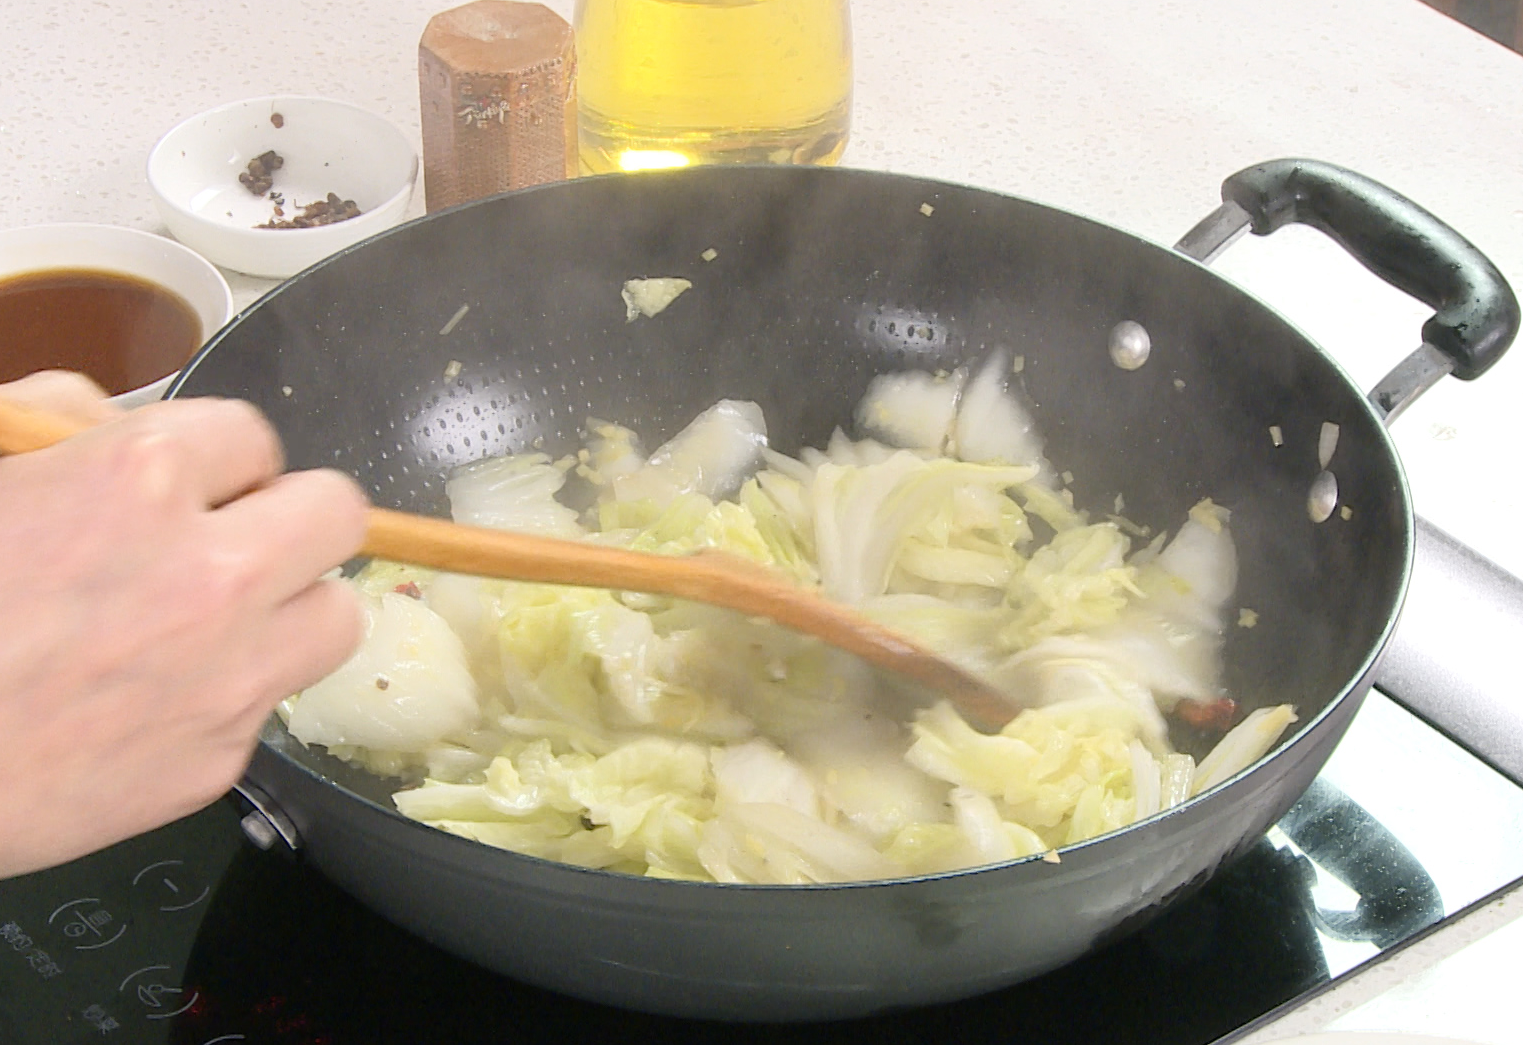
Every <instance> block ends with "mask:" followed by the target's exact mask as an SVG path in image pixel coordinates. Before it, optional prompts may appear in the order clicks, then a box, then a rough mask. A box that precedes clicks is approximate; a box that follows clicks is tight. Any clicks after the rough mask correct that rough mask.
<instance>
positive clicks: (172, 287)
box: [0, 224, 233, 407]
mask: <svg viewBox="0 0 1523 1045" xmlns="http://www.w3.org/2000/svg"><path fill="white" fill-rule="evenodd" d="M232 317H233V294H232V291H231V290H229V289H228V285H227V280H225V279H223V278H222V273H220V272H218V271H217V268H216V266H214V265H212V264H211V263H210V262H209V261H207V260H206V259H205V258H203V257H201V256H200V255H199V254H197V253H196V252H195V251H192V250H190V249H188V248H186V247H184V246H182V245H181V244H179V243H176V242H174V241H173V240H171V239H168V238H166V237H164V236H156V235H154V234H153V233H150V232H142V231H140V230H138V229H129V228H124V227H121V226H117V225H88V224H57V225H31V226H27V227H24V228H17V229H4V230H0V382H4V381H13V380H15V379H17V378H21V377H25V376H26V375H27V374H31V373H36V372H37V371H39V370H59V369H61V370H76V371H79V372H80V373H82V374H85V375H86V376H88V377H90V378H92V379H93V380H94V381H95V383H96V384H98V385H100V386H101V387H102V388H104V389H105V390H106V391H107V392H108V393H110V394H111V395H112V397H113V398H114V399H115V400H116V401H117V402H118V403H119V404H120V405H122V406H125V407H134V406H140V405H142V404H143V403H147V402H152V401H153V400H155V399H159V398H161V397H162V396H163V394H164V392H165V391H166V390H167V389H168V388H169V384H170V382H171V381H172V380H173V379H174V376H175V374H176V373H178V372H179V370H180V368H181V367H182V366H184V365H185V363H186V362H188V361H189V360H190V358H191V357H192V356H193V355H195V354H196V352H197V351H199V350H200V348H201V346H202V345H204V344H205V343H206V342H207V341H208V340H209V339H210V338H211V336H212V335H213V334H215V333H216V332H217V331H218V330H220V329H221V328H222V326H223V324H225V323H226V322H227V321H228V320H229V319H231V318H232Z"/></svg>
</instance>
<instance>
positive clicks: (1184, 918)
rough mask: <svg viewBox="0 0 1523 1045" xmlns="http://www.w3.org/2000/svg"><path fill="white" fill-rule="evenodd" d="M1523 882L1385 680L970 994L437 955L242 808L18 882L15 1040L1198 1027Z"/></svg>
mask: <svg viewBox="0 0 1523 1045" xmlns="http://www.w3.org/2000/svg"><path fill="white" fill-rule="evenodd" d="M1520 878H1523V788H1520V787H1518V786H1517V785H1516V784H1514V783H1513V782H1512V781H1511V780H1509V779H1508V778H1506V777H1504V776H1502V775H1501V774H1499V773H1497V772H1496V771H1494V770H1493V769H1491V768H1489V767H1488V766H1487V765H1485V764H1483V763H1482V762H1481V761H1480V760H1478V759H1476V758H1475V757H1474V756H1472V755H1470V754H1469V753H1468V752H1466V751H1465V750H1464V749H1463V748H1461V747H1459V746H1458V745H1456V744H1454V743H1453V742H1452V741H1450V740H1448V739H1447V738H1445V737H1444V736H1443V735H1441V734H1439V733H1438V732H1436V731H1435V730H1433V729H1432V728H1430V727H1429V726H1427V725H1426V724H1424V723H1423V722H1422V721H1420V720H1419V719H1417V718H1416V717H1414V716H1413V715H1411V714H1410V713H1409V712H1407V711H1405V710H1403V709H1402V708H1401V707H1399V706H1398V705H1396V704H1395V703H1394V702H1392V701H1390V700H1388V699H1387V698H1385V697H1383V696H1380V695H1379V694H1371V696H1370V698H1369V699H1368V701H1367V702H1366V705H1365V707H1364V708H1363V709H1362V710H1361V711H1360V713H1359V716H1358V717H1357V718H1356V720H1355V722H1354V725H1353V727H1352V728H1351V730H1350V731H1349V734H1348V736H1347V738H1346V739H1345V741H1344V742H1343V744H1342V745H1341V746H1340V747H1339V749H1338V751H1337V753H1336V754H1335V755H1334V757H1333V759H1332V761H1331V762H1329V764H1328V766H1327V767H1326V769H1325V770H1324V772H1323V773H1322V775H1321V776H1320V777H1319V778H1318V779H1317V781H1316V782H1315V784H1314V785H1313V787H1312V788H1311V790H1310V791H1309V792H1308V793H1307V794H1306V796H1305V797H1304V798H1303V799H1302V800H1301V802H1300V803H1299V804H1298V805H1297V806H1296V807H1295V808H1294V809H1293V810H1292V811H1291V813H1290V814H1289V815H1288V816H1287V817H1286V818H1285V819H1284V820H1283V821H1281V823H1280V824H1279V825H1278V826H1277V827H1275V828H1274V829H1273V830H1271V831H1270V832H1269V834H1268V835H1267V836H1266V837H1265V838H1264V839H1263V840H1262V841H1260V842H1259V844H1258V845H1257V846H1256V847H1255V848H1254V849H1253V850H1252V851H1251V852H1250V853H1249V854H1248V855H1247V856H1246V857H1244V858H1243V859H1242V860H1241V861H1240V862H1238V863H1237V864H1235V865H1233V866H1232V867H1230V868H1229V869H1227V870H1226V871H1224V872H1223V873H1221V874H1220V875H1218V876H1217V877H1216V878H1215V879H1214V880H1212V881H1211V882H1210V883H1209V884H1208V885H1207V886H1206V887H1205V888H1204V889H1202V890H1201V891H1200V892H1198V893H1196V894H1195V895H1194V896H1193V897H1191V898H1190V899H1188V900H1186V901H1185V902H1183V903H1181V904H1179V905H1177V906H1176V907H1175V908H1173V909H1172V910H1170V911H1169V912H1167V913H1166V914H1165V915H1163V916H1162V917H1160V918H1158V919H1157V920H1156V921H1154V922H1153V923H1152V924H1151V925H1149V926H1148V927H1147V928H1145V929H1144V930H1142V931H1141V932H1139V933H1138V934H1136V935H1134V936H1132V937H1130V938H1128V939H1125V940H1123V941H1121V942H1118V943H1116V944H1113V945H1111V946H1109V947H1108V948H1106V949H1104V950H1101V951H1098V952H1096V953H1094V954H1091V955H1090V956H1088V957H1086V958H1084V959H1082V960H1080V961H1078V962H1076V963H1074V964H1072V965H1070V966H1068V967H1066V968H1064V969H1060V970H1058V971H1057V972H1054V973H1051V974H1049V975H1047V976H1044V977H1042V978H1041V979H1038V980H1034V981H1031V982H1029V983H1026V984H1022V985H1020V986H1017V987H1013V988H1010V989H1007V990H1004V991H1000V992H997V993H994V994H990V995H986V996H984V997H980V998H975V999H972V1000H970V1001H965V1002H960V1003H956V1004H950V1005H940V1006H934V1007H931V1008H922V1009H911V1010H905V1011H902V1012H896V1013H889V1014H885V1015H881V1016H875V1017H872V1018H869V1019H863V1020H853V1021H847V1022H841V1023H833V1024H819V1025H771V1026H768V1025H731V1024H717V1023H696V1022H690V1021H680V1020H674V1019H666V1018H661V1017H654V1016H647V1015H642V1014H638V1013H631V1012H624V1011H620V1010H616V1009H609V1008H604V1007H601V1006H597V1005H590V1004H587V1003H584V1002H579V1001H574V1000H571V999H567V998H564V997H561V996H558V995H555V994H551V993H548V992H545V991H541V990H537V989H534V988H530V987H525V986H522V985H520V984H517V983H514V982H512V981H510V980H506V979H503V978H502V977H499V976H496V975H493V974H492V973H488V972H486V971H484V970H482V969H479V968H477V967H475V966H473V965H470V964H469V963H466V962H463V961H460V960H459V959H456V958H453V957H451V956H449V955H447V954H444V953H442V952H440V951H438V950H436V949H434V948H433V947H431V946H429V945H428V944H426V943H424V942H422V941H420V940H418V939H416V938H415V937H412V936H410V935H408V934H407V933H405V932H403V931H402V930H400V929H397V928H395V927H394V926H392V925H391V924H389V923H388V922H386V921H384V920H383V919H381V918H379V917H377V916H376V915H373V914H371V913H370V912H369V911H368V910H366V909H365V908H363V907H361V906H360V905H359V904H357V903H355V902H354V901H352V900H350V899H349V898H348V897H347V896H346V895H345V894H344V893H342V892H340V891H339V890H338V889H336V888H335V887H333V886H331V885H329V884H328V883H327V882H326V881H325V880H324V879H323V878H322V877H321V876H319V875H318V874H316V873H315V872H314V871H312V870H311V869H309V868H305V867H302V866H300V865H299V864H297V863H295V862H291V861H288V860H285V859H282V858H280V857H278V856H275V855H272V854H270V853H266V852H262V851H260V850H258V849H256V848H254V847H253V846H252V845H250V844H249V843H248V842H246V841H245V840H244V838H243V835H242V832H241V831H240V829H239V827H238V811H237V810H236V809H235V808H234V807H233V806H232V805H231V802H227V803H222V804H219V805H216V806H213V807H212V808H210V809H207V810H204V811H203V812H201V813H198V814H197V815H195V816H192V817H189V818H188V819H185V820H182V821H179V822H178V823H175V824H171V825H170V826H168V827H166V828H163V829H162V830H160V831H157V832H154V833H153V834H151V835H147V836H144V837H142V838H137V839H133V840H131V841H128V842H125V843H123V844H121V845H119V846H116V847H114V848H113V849H110V850H107V851H105V852H103V853H98V854H95V855H94V856H90V857H86V858H85V859H82V860H79V861H77V862H75V863H73V864H69V865H67V866H65V867H61V868H55V869H53V870H50V871H45V872H40V873H38V874H34V875H30V876H27V877H24V878H19V879H14V880H11V881H5V882H0V1042H3V1043H5V1045H73V1043H80V1042H107V1043H115V1045H160V1043H174V1045H213V1043H217V1045H222V1043H232V1042H251V1043H254V1042H257V1043H265V1042H269V1043H276V1045H297V1043H303V1045H362V1043H363V1045H392V1043H397V1045H401V1043H408V1045H413V1043H427V1045H476V1043H487V1042H522V1043H532V1045H540V1043H544V1045H550V1043H554V1045H565V1043H567V1042H573V1041H587V1040H592V1039H594V1038H598V1039H600V1040H618V1041H620V1042H624V1043H637V1042H661V1043H674V1045H680V1043H700V1042H726V1043H730V1045H746V1043H750V1042H758V1043H759V1042H773V1041H788V1042H790V1043H804V1045H810V1043H819V1045H826V1043H835V1042H841V1043H847V1042H850V1043H853V1045H860V1043H861V1042H863V1041H872V1042H881V1043H888V1045H893V1043H899V1042H903V1043H912V1042H913V1043H921V1042H924V1043H931V1042H935V1043H937V1045H944V1043H946V1042H949V1041H955V1042H959V1043H971V1042H983V1041H988V1042H994V1041H999V1042H1007V1041H1010V1040H1015V1039H1016V1038H1019V1039H1022V1040H1029V1041H1042V1042H1051V1043H1067V1042H1074V1043H1079V1042H1084V1043H1093V1042H1097V1041H1105V1042H1108V1043H1112V1045H1124V1043H1132V1042H1136V1043H1147V1045H1202V1043H1206V1042H1214V1041H1220V1040H1223V1039H1230V1038H1232V1037H1235V1036H1237V1035H1238V1034H1240V1033H1242V1032H1244V1031H1246V1030H1248V1029H1250V1028H1252V1027H1253V1026H1255V1025H1256V1024H1258V1023H1260V1022H1262V1021H1264V1020H1265V1019H1267V1018H1270V1017H1272V1016H1273V1015H1274V1014H1275V1013H1276V1012H1278V1011H1282V1010H1283V1009H1285V1008H1286V1007H1288V1006H1291V1005H1294V1004H1296V1003H1297V1002H1298V1001H1300V1000H1302V999H1304V998H1305V997H1307V996H1309V995H1311V994H1313V993H1315V992H1317V991H1319V990H1322V989H1324V988H1325V987H1327V986H1328V985H1329V984H1330V983H1332V982H1334V981H1335V980H1336V979H1337V978H1339V977H1341V976H1344V975H1346V974H1347V973H1349V972H1350V971H1352V970H1354V969H1356V968H1358V967H1359V966H1361V965H1363V964H1365V963H1367V962H1370V961H1373V960H1377V959H1379V958H1380V957H1382V956H1383V955H1386V954H1389V953H1390V952H1391V951H1393V950H1394V949H1396V948H1398V947H1400V946H1402V945H1403V944H1405V943H1408V942H1410V941H1412V940H1413V939H1415V938H1417V937H1418V936H1421V935H1422V934H1423V933H1425V932H1427V931H1429V930H1431V929H1433V928H1434V927H1435V926H1437V925H1439V924H1440V923H1441V922H1443V921H1444V920H1445V919H1447V918H1451V917H1453V916H1455V915H1456V914H1458V913H1459V912H1461V911H1463V910H1465V909H1466V908H1468V907H1471V906H1473V905H1475V904H1477V903H1479V902H1482V901H1484V900H1485V899H1486V898H1487V897H1489V896H1491V895H1492V894H1494V893H1496V892H1497V891H1499V890H1501V889H1504V888H1506V887H1507V886H1509V885H1510V884H1512V883H1513V882H1515V881H1516V880H1518V879H1520ZM505 931H509V932H511V928H509V929H507V930H505ZM523 946H525V947H533V946H534V941H533V940H532V939H525V940H524V941H523Z"/></svg>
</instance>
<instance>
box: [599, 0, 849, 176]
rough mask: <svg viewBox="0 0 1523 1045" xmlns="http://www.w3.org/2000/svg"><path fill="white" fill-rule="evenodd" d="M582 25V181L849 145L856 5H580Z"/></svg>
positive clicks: (808, 1) (748, 0) (735, 0)
mask: <svg viewBox="0 0 1523 1045" xmlns="http://www.w3.org/2000/svg"><path fill="white" fill-rule="evenodd" d="M575 28H576V49H577V105H578V126H579V138H580V141H579V151H580V155H581V169H582V173H584V174H605V173H608V172H612V171H634V170H648V169H652V168H662V167H686V166H689V165H691V164H701V163H805V164H832V163H835V162H836V161H837V160H838V159H839V158H840V156H841V151H842V150H843V149H845V148H846V138H847V134H848V132H849V130H850V127H851V83H852V68H851V18H850V12H849V9H848V0H578V3H577V5H576V14H575Z"/></svg>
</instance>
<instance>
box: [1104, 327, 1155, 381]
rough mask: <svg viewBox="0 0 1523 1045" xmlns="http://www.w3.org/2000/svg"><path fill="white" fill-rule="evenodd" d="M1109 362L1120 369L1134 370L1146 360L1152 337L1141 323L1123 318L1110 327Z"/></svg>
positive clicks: (1151, 347)
mask: <svg viewBox="0 0 1523 1045" xmlns="http://www.w3.org/2000/svg"><path fill="white" fill-rule="evenodd" d="M1110 349H1111V362H1113V363H1115V364H1116V365H1117V366H1119V367H1120V368H1121V369H1122V370H1136V369H1137V368H1138V367H1140V366H1141V365H1142V364H1143V363H1146V362H1147V361H1148V353H1149V352H1151V351H1152V350H1153V339H1152V338H1150V337H1148V332H1147V331H1146V330H1145V329H1143V326H1142V324H1141V323H1137V322H1134V321H1133V320H1130V319H1123V320H1122V321H1121V322H1120V323H1117V324H1116V325H1115V326H1113V327H1111V339H1110Z"/></svg>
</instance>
